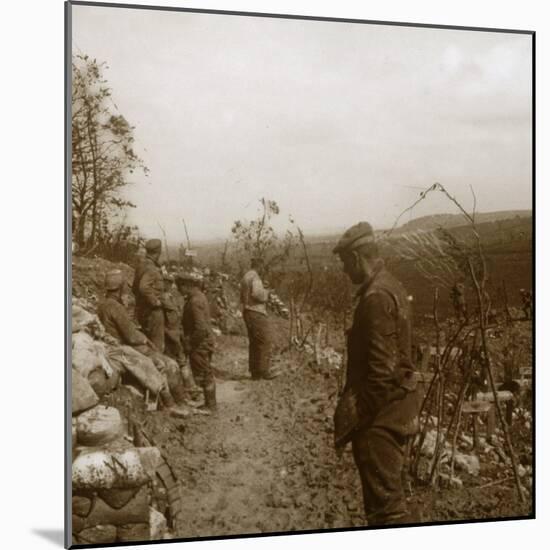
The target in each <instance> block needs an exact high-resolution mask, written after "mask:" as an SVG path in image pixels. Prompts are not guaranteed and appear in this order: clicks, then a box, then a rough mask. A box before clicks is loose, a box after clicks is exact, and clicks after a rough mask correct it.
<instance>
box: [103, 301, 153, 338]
mask: <svg viewBox="0 0 550 550" xmlns="http://www.w3.org/2000/svg"><path fill="white" fill-rule="evenodd" d="M111 317H112V320H113V322H114V323H115V325H116V327H117V329H118V333H119V334H120V338H121V340H122V341H123V342H124V343H125V344H127V345H129V346H141V345H144V344H147V337H146V336H145V335H144V334H143V333H142V332H140V331H139V330H138V329H137V328H136V326H135V324H134V322H133V321H132V319H130V317H129V316H128V313H126V311H125V310H124V308H123V306H121V307H120V308H117V309H115V310H114V311H112V313H111Z"/></svg>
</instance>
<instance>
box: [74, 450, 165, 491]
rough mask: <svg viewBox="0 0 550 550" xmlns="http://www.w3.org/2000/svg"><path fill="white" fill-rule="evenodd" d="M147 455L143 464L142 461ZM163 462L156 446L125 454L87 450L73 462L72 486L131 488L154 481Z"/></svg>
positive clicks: (84, 487) (125, 451)
mask: <svg viewBox="0 0 550 550" xmlns="http://www.w3.org/2000/svg"><path fill="white" fill-rule="evenodd" d="M142 456H143V461H142ZM161 461H162V459H161V456H160V451H159V450H158V449H157V448H156V447H144V448H140V449H137V448H130V449H125V450H121V451H110V450H109V449H100V450H98V449H94V450H89V451H83V452H82V453H81V454H80V455H78V456H77V457H76V459H75V460H74V461H73V468H72V483H73V488H75V489H96V490H99V489H112V488H118V489H130V488H132V487H140V486H141V485H143V484H144V483H146V482H147V481H149V480H150V479H152V478H153V476H154V473H155V470H154V469H153V468H152V466H153V465H155V469H156V467H158V466H159V465H160V463H161Z"/></svg>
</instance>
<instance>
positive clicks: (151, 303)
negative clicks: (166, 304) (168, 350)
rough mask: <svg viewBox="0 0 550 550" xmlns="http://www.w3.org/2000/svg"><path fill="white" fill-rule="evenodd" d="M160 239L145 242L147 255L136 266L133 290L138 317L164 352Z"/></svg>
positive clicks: (148, 334)
mask: <svg viewBox="0 0 550 550" xmlns="http://www.w3.org/2000/svg"><path fill="white" fill-rule="evenodd" d="M161 249H162V244H161V242H160V239H150V240H149V241H147V242H146V243H145V250H146V252H147V255H146V256H145V259H144V260H142V261H141V262H140V263H139V265H138V266H137V267H136V272H135V275H134V283H133V285H132V290H133V291H134V296H135V297H136V319H137V320H138V323H139V324H140V325H141V328H142V329H143V331H144V332H145V334H146V335H147V336H148V337H149V339H150V340H151V341H152V342H153V343H154V344H155V346H156V348H157V349H158V351H160V352H161V353H163V352H164V311H163V309H162V293H163V291H164V281H163V274H162V270H161V268H160V264H159V258H160V253H161Z"/></svg>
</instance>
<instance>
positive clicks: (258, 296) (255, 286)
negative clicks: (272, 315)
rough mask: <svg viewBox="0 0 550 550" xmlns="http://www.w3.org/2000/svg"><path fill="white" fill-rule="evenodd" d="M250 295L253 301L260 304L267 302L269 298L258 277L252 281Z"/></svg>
mask: <svg viewBox="0 0 550 550" xmlns="http://www.w3.org/2000/svg"><path fill="white" fill-rule="evenodd" d="M251 295H252V298H253V299H254V301H255V302H257V303H260V304H263V303H265V302H267V300H268V298H269V292H268V291H267V290H265V289H264V285H263V284H262V281H261V279H260V278H259V277H254V279H252V291H251Z"/></svg>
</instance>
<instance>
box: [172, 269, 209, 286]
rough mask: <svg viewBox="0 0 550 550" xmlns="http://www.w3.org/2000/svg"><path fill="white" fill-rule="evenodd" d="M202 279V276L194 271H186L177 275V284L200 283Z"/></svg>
mask: <svg viewBox="0 0 550 550" xmlns="http://www.w3.org/2000/svg"><path fill="white" fill-rule="evenodd" d="M202 279H203V277H202V275H201V274H200V273H196V272H194V271H184V272H183V273H178V274H177V275H176V282H177V283H200V282H201V281H202Z"/></svg>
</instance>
